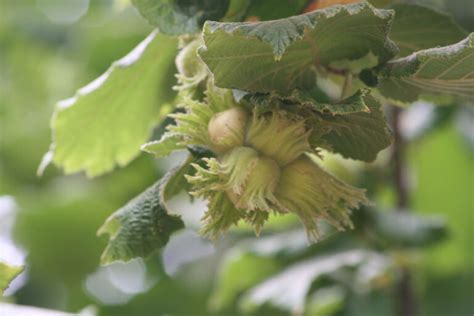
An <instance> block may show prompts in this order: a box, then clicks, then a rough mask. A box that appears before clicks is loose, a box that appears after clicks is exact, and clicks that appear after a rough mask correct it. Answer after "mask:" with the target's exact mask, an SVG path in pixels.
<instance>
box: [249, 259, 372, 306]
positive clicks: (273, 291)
mask: <svg viewBox="0 0 474 316" xmlns="http://www.w3.org/2000/svg"><path fill="white" fill-rule="evenodd" d="M370 256H374V254H371V253H369V252H366V251H363V250H351V251H346V252H340V253H336V254H332V255H326V256H322V257H316V258H314V259H310V260H306V261H302V262H299V263H296V264H294V265H292V266H290V267H289V268H287V269H286V270H284V271H283V272H281V273H279V274H277V275H276V276H274V277H272V278H270V279H268V280H266V281H265V282H263V283H261V284H259V285H257V286H256V287H254V288H253V289H251V290H250V291H249V292H247V293H246V294H245V296H244V297H243V299H242V301H241V307H242V308H243V309H244V310H248V311H251V310H254V309H256V308H257V307H258V306H261V305H264V304H270V305H272V306H275V307H278V308H280V309H283V310H286V311H290V312H292V313H295V314H301V313H303V311H304V307H305V305H306V297H307V295H308V293H309V291H310V288H311V284H312V283H313V282H314V281H315V280H316V279H318V278H320V277H321V276H323V275H326V274H331V273H334V272H336V271H337V270H339V269H341V268H344V267H354V266H357V265H359V264H361V263H362V262H364V261H365V260H367V259H368V258H369V257H370ZM295 280H298V281H297V282H296V281H295Z"/></svg>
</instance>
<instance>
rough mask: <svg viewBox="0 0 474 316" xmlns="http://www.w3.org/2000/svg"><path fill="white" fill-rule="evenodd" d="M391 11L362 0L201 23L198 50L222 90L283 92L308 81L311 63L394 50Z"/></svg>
mask: <svg viewBox="0 0 474 316" xmlns="http://www.w3.org/2000/svg"><path fill="white" fill-rule="evenodd" d="M392 18H393V11H390V10H379V9H375V8H374V7H372V6H371V5H369V4H367V3H360V4H353V5H346V6H333V7H329V8H325V9H322V10H317V11H314V12H310V13H307V14H303V15H298V16H293V17H290V18H286V19H281V20H275V21H266V22H257V23H218V22H206V24H205V25H204V42H205V46H204V47H201V48H200V50H199V54H200V55H201V57H202V59H203V60H204V62H205V63H206V64H207V65H208V66H209V69H210V70H211V72H212V73H213V74H214V80H215V84H216V85H217V86H219V87H223V88H232V89H239V90H244V91H251V92H270V91H272V90H278V91H282V92H288V91H291V90H293V89H294V88H308V87H309V88H311V87H312V86H313V85H314V80H315V71H314V67H318V66H320V65H321V66H329V65H330V64H331V63H334V62H337V61H343V60H346V61H347V60H349V61H352V60H359V59H361V58H363V57H364V56H367V55H368V54H369V53H370V54H372V55H373V56H374V57H375V58H377V60H378V63H384V62H386V61H387V60H389V59H391V58H392V57H393V56H394V55H395V54H396V53H397V52H398V50H397V48H396V47H395V45H394V44H393V43H392V42H391V41H390V40H389V39H388V37H387V35H388V31H389V28H390V24H391V21H392Z"/></svg>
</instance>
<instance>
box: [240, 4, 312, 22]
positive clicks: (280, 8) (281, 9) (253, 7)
mask: <svg viewBox="0 0 474 316" xmlns="http://www.w3.org/2000/svg"><path fill="white" fill-rule="evenodd" d="M307 2H308V1H307V0H279V1H275V0H252V1H251V4H250V7H249V9H248V11H247V16H249V17H257V18H259V19H260V20H262V21H264V20H276V19H281V18H286V17H289V16H292V15H296V14H299V13H301V12H303V9H304V7H305V5H306V3H307Z"/></svg>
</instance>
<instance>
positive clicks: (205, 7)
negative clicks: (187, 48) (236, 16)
mask: <svg viewBox="0 0 474 316" xmlns="http://www.w3.org/2000/svg"><path fill="white" fill-rule="evenodd" d="M229 2H230V0H194V1H182V0H132V3H133V5H134V6H135V7H136V8H137V9H138V11H139V12H140V14H141V15H142V16H143V17H144V18H145V19H146V20H147V21H148V22H149V23H150V24H151V25H153V26H156V27H158V29H159V30H160V32H161V33H164V34H169V35H181V34H187V33H198V32H200V31H201V27H202V25H203V24H204V22H205V21H206V20H219V19H220V18H222V17H223V16H224V15H225V13H226V11H227V8H228V6H229Z"/></svg>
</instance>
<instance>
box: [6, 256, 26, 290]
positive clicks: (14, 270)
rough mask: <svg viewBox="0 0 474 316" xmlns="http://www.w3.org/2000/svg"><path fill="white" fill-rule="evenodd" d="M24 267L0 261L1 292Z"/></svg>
mask: <svg viewBox="0 0 474 316" xmlns="http://www.w3.org/2000/svg"><path fill="white" fill-rule="evenodd" d="M23 269H24V267H21V266H11V265H8V264H6V263H3V262H0V291H1V292H2V293H3V292H5V290H6V289H7V288H8V285H9V284H10V283H11V281H13V279H14V278H16V277H17V276H18V275H19V274H20V273H21V272H22V271H23Z"/></svg>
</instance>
